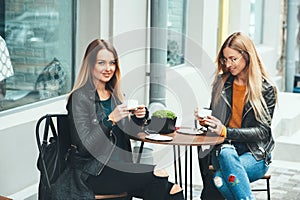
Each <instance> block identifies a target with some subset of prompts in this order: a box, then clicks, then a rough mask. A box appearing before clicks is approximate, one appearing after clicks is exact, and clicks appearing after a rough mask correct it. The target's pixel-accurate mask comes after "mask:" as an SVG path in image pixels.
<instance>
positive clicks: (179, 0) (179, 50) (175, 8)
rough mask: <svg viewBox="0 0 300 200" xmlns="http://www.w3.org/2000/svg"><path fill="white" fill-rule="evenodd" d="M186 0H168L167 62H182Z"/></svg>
mask: <svg viewBox="0 0 300 200" xmlns="http://www.w3.org/2000/svg"><path fill="white" fill-rule="evenodd" d="M185 24H186V0H168V30H169V32H168V58H167V60H168V64H169V65H170V66H176V65H180V64H183V63H184V50H185V48H184V47H185V32H186V27H185Z"/></svg>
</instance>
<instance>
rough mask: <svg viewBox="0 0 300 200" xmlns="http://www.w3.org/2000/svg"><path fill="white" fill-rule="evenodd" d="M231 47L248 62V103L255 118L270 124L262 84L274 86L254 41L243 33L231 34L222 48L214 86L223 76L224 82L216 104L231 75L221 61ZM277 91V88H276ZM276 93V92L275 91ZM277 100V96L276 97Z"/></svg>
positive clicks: (217, 90) (219, 88)
mask: <svg viewBox="0 0 300 200" xmlns="http://www.w3.org/2000/svg"><path fill="white" fill-rule="evenodd" d="M226 47H229V48H231V49H234V50H236V51H238V52H239V53H241V55H242V56H243V58H244V59H245V61H246V68H245V69H246V73H247V76H246V77H247V80H246V95H245V100H246V102H247V101H249V102H250V104H251V105H252V107H253V109H254V113H255V117H256V119H257V120H258V121H260V122H262V123H269V122H270V119H271V116H270V114H269V113H268V108H267V105H266V102H265V100H264V98H263V96H262V90H263V87H262V83H263V80H266V81H267V82H269V83H271V84H272V85H273V86H274V84H273V83H272V81H271V79H270V77H269V75H268V74H267V72H266V70H265V68H264V66H263V64H262V62H261V60H260V58H259V56H258V53H257V51H256V48H255V45H254V43H253V42H252V40H251V39H250V38H249V37H247V36H246V35H244V34H243V33H241V32H235V33H233V34H231V35H230V36H229V37H228V38H227V39H226V40H225V42H224V43H223V45H222V46H221V48H220V50H219V53H218V55H217V58H216V63H217V70H216V74H215V80H214V82H213V85H215V84H216V82H217V79H218V76H219V75H220V74H222V81H221V84H220V85H219V87H218V88H215V89H216V97H215V99H214V103H217V101H218V99H219V98H220V93H221V90H222V88H223V86H224V84H225V81H226V80H227V79H228V77H229V76H230V75H231V74H230V72H229V71H228V70H227V69H226V65H223V64H222V62H221V59H223V58H224V55H223V50H224V49H225V48H226ZM274 89H275V90H276V87H275V86H274ZM275 92H276V91H275ZM276 98H277V96H276Z"/></svg>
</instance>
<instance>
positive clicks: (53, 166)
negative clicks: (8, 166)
mask: <svg viewBox="0 0 300 200" xmlns="http://www.w3.org/2000/svg"><path fill="white" fill-rule="evenodd" d="M42 125H43V126H44V127H42ZM42 128H43V130H44V132H43V135H42V137H40V129H42ZM36 140H37V146H38V149H39V158H38V161H37V168H38V169H39V170H40V174H41V176H40V185H39V195H43V194H45V193H47V192H48V191H50V188H51V185H52V184H53V183H55V181H56V180H57V178H58V177H59V175H60V174H61V173H62V172H63V171H64V169H65V168H66V165H67V159H66V156H67V154H68V150H69V149H70V141H71V140H70V132H69V123H68V117H67V115H66V114H51V115H50V114H48V115H45V116H43V117H41V118H40V119H39V120H38V122H37V124H36ZM40 199H42V198H40Z"/></svg>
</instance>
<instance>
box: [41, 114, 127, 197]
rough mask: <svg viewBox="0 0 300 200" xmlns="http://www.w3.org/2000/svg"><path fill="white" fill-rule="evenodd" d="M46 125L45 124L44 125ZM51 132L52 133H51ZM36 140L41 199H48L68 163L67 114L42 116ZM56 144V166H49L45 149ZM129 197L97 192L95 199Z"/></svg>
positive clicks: (68, 135) (123, 194)
mask: <svg viewBox="0 0 300 200" xmlns="http://www.w3.org/2000/svg"><path fill="white" fill-rule="evenodd" d="M43 125H44V126H43ZM40 129H43V130H44V132H43V136H42V137H40ZM50 132H51V135H50V134H49V133H50ZM36 140H37V145H38V149H39V158H38V169H39V170H40V172H41V177H40V183H39V194H38V195H39V199H40V200H41V199H46V198H47V197H46V196H45V193H47V192H48V191H50V190H49V189H50V188H51V184H53V183H54V182H55V181H56V179H57V178H58V177H59V175H60V174H61V173H62V172H63V171H64V169H65V168H66V165H67V160H66V156H67V153H68V150H69V149H70V146H71V143H70V141H71V140H70V132H69V127H68V118H67V115H66V114H47V115H44V116H43V117H41V118H40V119H39V120H38V121H37V124H36ZM50 144H54V145H57V146H56V150H57V151H55V152H53V153H55V154H57V156H55V159H56V160H55V162H51V163H55V166H47V163H46V162H45V156H46V154H45V149H46V146H47V145H50ZM125 197H127V193H121V194H105V195H103V194H97V195H95V199H119V198H125Z"/></svg>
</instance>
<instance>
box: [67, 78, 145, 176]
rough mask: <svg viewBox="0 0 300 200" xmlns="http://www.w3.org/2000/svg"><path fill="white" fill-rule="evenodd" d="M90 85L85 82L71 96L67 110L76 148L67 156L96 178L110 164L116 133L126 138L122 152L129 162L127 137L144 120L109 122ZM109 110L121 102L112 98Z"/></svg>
mask: <svg viewBox="0 0 300 200" xmlns="http://www.w3.org/2000/svg"><path fill="white" fill-rule="evenodd" d="M99 102H100V100H99V97H98V95H97V92H96V90H95V88H94V87H93V85H92V84H91V83H89V82H87V84H86V85H84V86H83V87H82V88H80V89H78V90H76V91H75V92H73V94H72V95H71V96H70V98H69V101H68V104H67V110H68V116H69V123H70V128H71V133H72V134H71V141H72V144H73V146H74V147H75V151H73V152H72V153H71V155H70V160H71V164H72V166H73V167H75V168H77V169H81V170H82V171H84V172H86V173H88V174H90V175H94V176H97V175H99V174H100V173H101V170H102V169H103V167H104V166H105V165H106V164H107V162H108V161H109V159H110V157H111V155H112V152H113V151H114V148H115V146H116V140H117V137H116V134H125V135H128V137H126V138H127V141H126V145H125V146H124V148H125V149H124V150H125V151H126V152H128V154H127V155H126V158H122V160H123V161H126V162H132V154H131V146H130V140H129V138H130V137H129V135H135V134H136V133H137V132H138V131H140V130H141V125H142V124H143V123H144V120H145V119H147V117H148V116H147V115H146V116H145V118H144V119H138V118H136V117H134V116H132V117H131V119H128V118H124V119H122V120H120V121H119V122H118V123H117V125H116V126H112V124H111V122H109V121H108V116H107V115H106V114H105V111H104V109H103V108H102V107H101V105H100V103H99ZM112 104H113V105H112V109H114V108H115V106H116V105H118V104H121V102H120V101H119V100H118V99H117V97H115V96H114V95H112Z"/></svg>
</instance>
